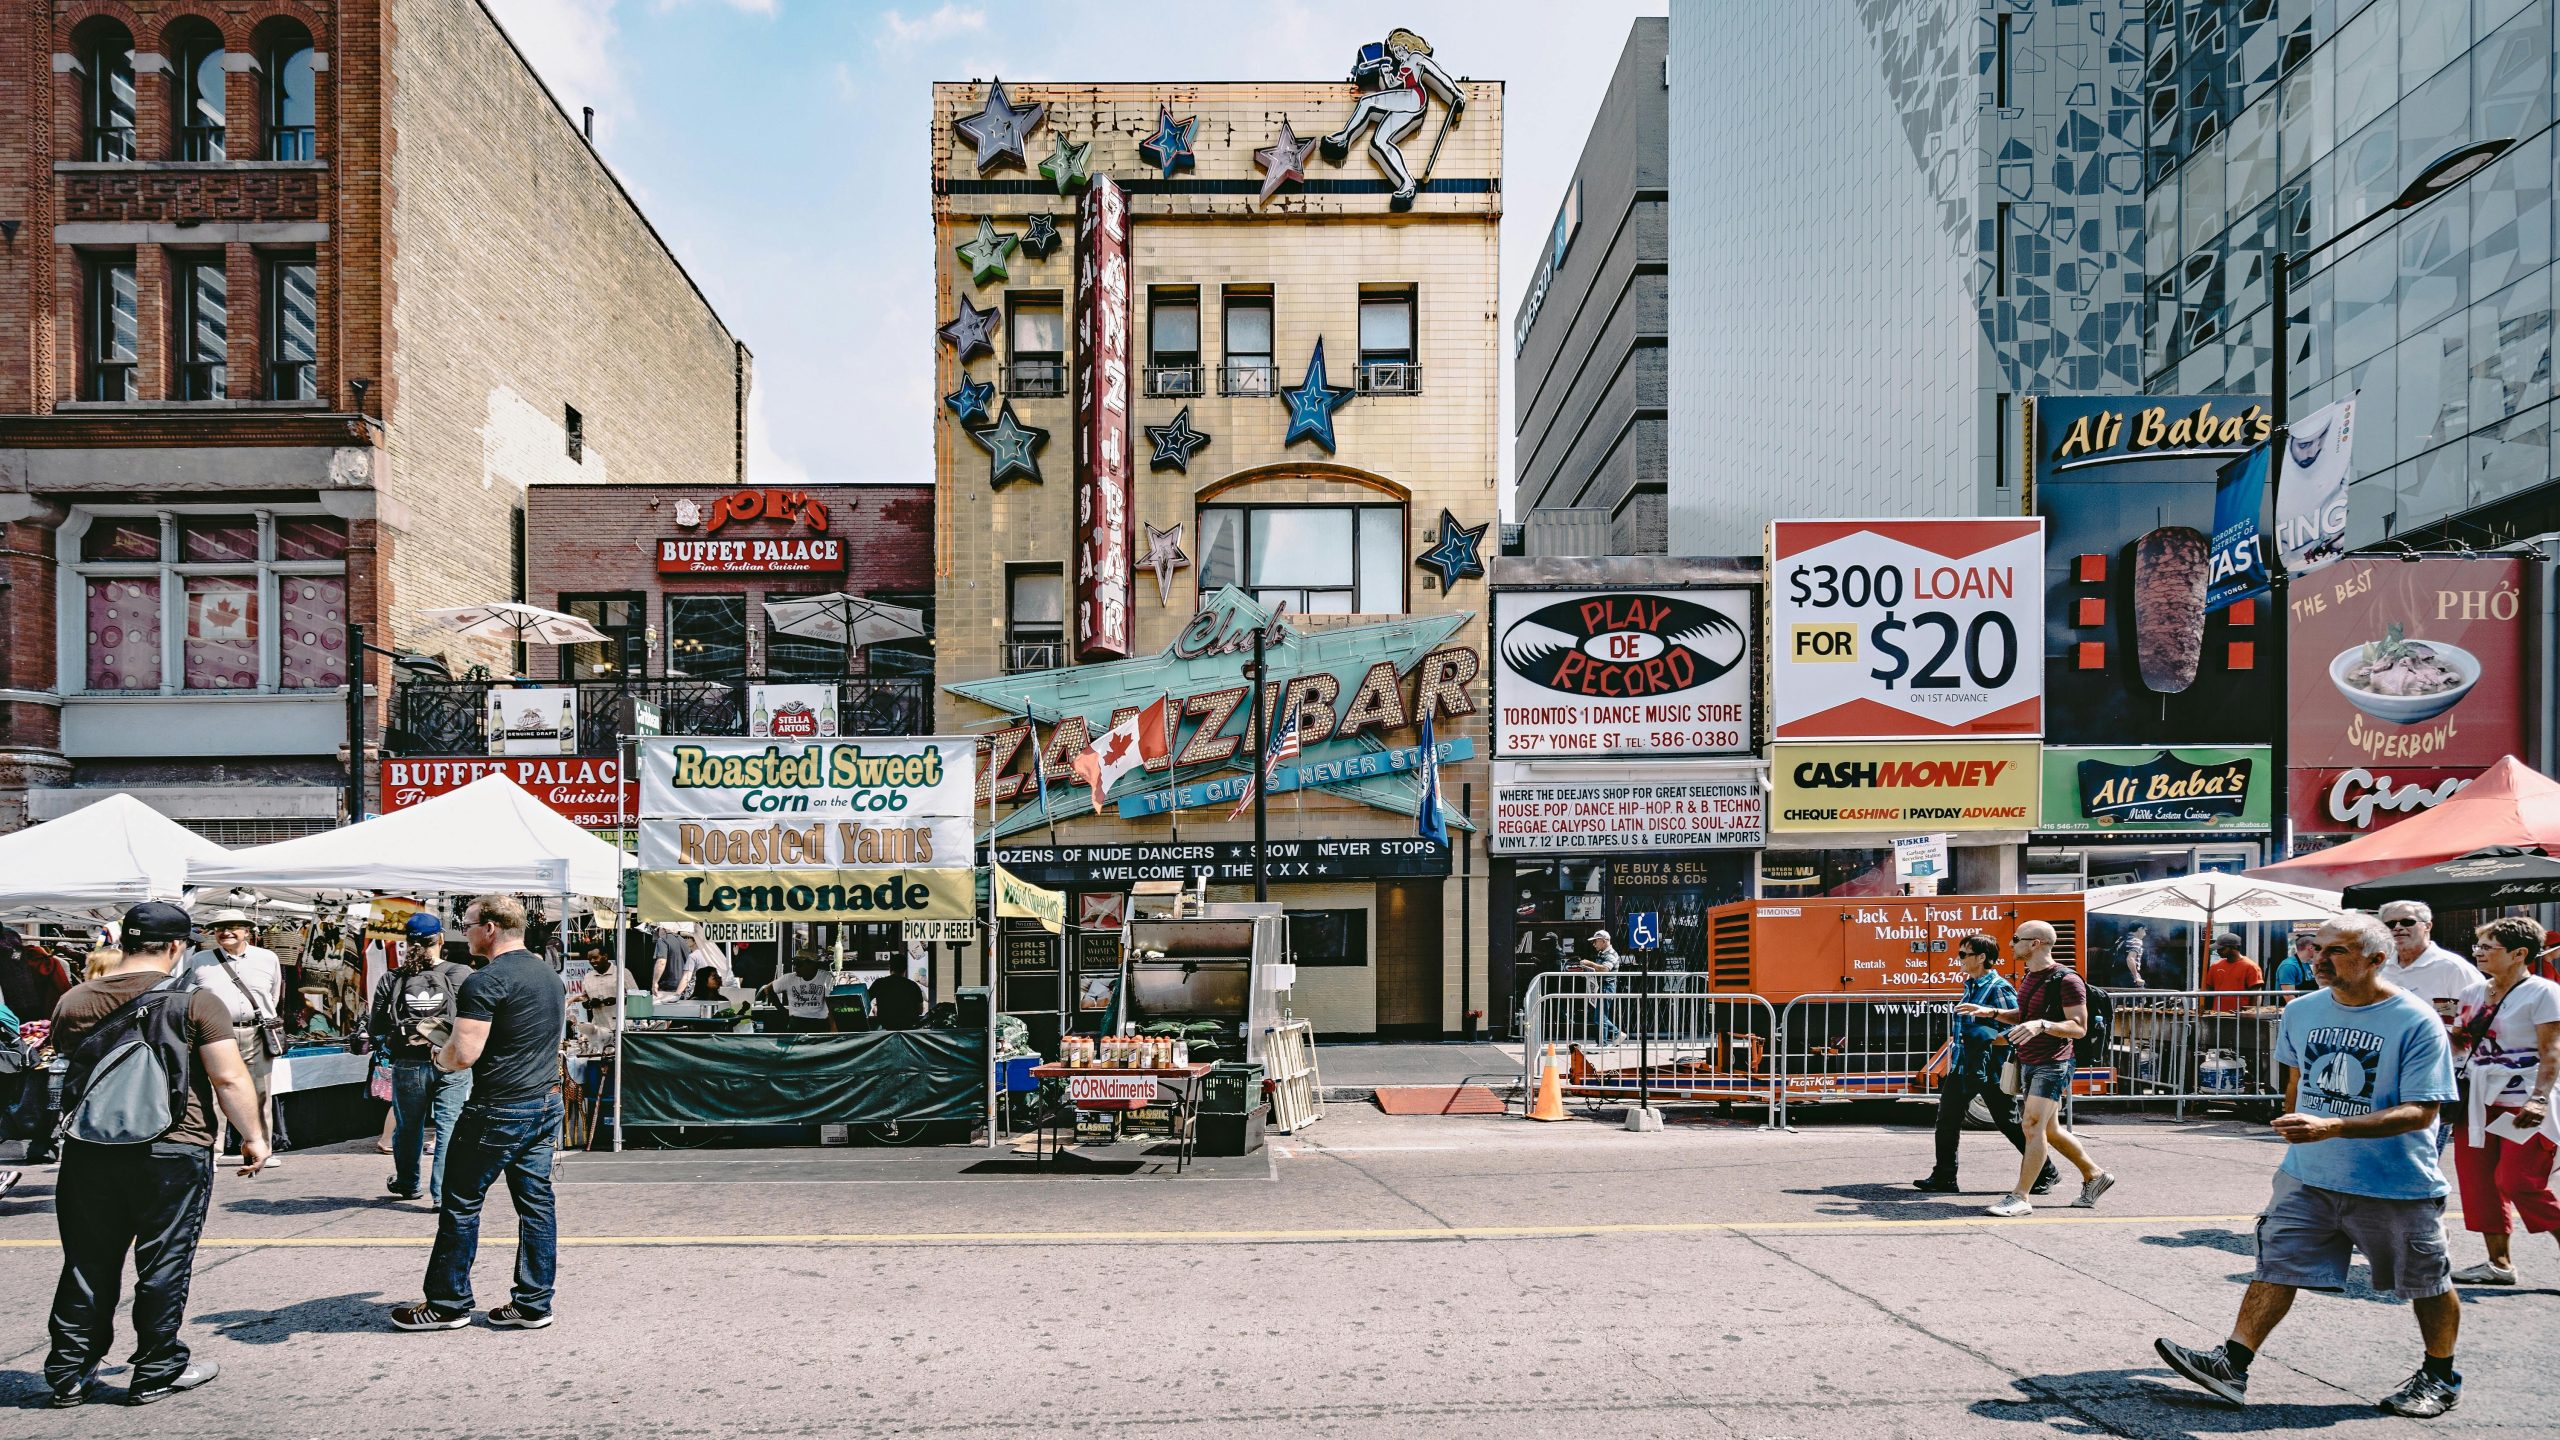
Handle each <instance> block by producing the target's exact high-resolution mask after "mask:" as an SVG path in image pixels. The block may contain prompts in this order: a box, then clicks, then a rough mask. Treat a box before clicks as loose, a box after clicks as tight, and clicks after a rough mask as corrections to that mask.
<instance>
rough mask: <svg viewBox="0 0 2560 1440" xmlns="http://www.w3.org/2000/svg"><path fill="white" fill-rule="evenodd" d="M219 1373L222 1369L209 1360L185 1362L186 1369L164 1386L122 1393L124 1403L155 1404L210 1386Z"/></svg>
mask: <svg viewBox="0 0 2560 1440" xmlns="http://www.w3.org/2000/svg"><path fill="white" fill-rule="evenodd" d="M221 1373H222V1367H221V1366H220V1365H217V1364H215V1363H214V1362H213V1361H211V1360H190V1361H188V1362H187V1368H186V1369H185V1370H184V1371H182V1372H180V1374H179V1376H178V1378H177V1379H175V1380H172V1381H170V1382H169V1383H168V1384H166V1385H154V1386H151V1387H149V1388H148V1389H141V1390H127V1391H126V1392H125V1393H124V1399H125V1403H126V1404H128V1405H152V1404H157V1403H158V1402H160V1401H162V1400H166V1399H168V1398H169V1397H170V1396H172V1395H175V1394H177V1393H179V1392H180V1391H182V1390H193V1389H195V1388H196V1387H197V1386H199V1385H210V1384H212V1383H213V1377H215V1376H216V1375H219V1374H221Z"/></svg>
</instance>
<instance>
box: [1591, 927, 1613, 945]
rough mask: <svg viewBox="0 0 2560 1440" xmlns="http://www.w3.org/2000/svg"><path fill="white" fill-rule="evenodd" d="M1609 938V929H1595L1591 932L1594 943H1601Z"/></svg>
mask: <svg viewBox="0 0 2560 1440" xmlns="http://www.w3.org/2000/svg"><path fill="white" fill-rule="evenodd" d="M1608 938H1609V932H1608V931H1606V930H1594V931H1592V932H1591V943H1592V944H1594V945H1597V944H1599V943H1600V942H1601V941H1603V940H1606V939H1608Z"/></svg>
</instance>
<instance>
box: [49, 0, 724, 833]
mask: <svg viewBox="0 0 2560 1440" xmlns="http://www.w3.org/2000/svg"><path fill="white" fill-rule="evenodd" d="M748 377H749V358H748V354H747V351H746V349H745V347H744V346H743V345H741V344H740V343H738V341H737V340H736V339H735V338H734V337H733V336H732V335H731V334H730V333H729V331H728V329H727V328H726V327H725V326H724V325H723V324H722V323H721V320H720V317H719V316H718V315H717V314H716V313H714V312H713V310H712V308H711V306H710V304H709V303H708V301H707V300H705V299H704V297H703V296H702V294H701V293H700V291H699V290H698V289H697V288H696V287H695V286H694V284H693V281H692V280H691V278H690V277H688V276H687V275H686V273H685V271H684V269H683V267H682V266H681V265H680V264H679V263H678V262H677V260H676V259H675V258H674V256H673V255H672V254H671V253H670V252H669V251H668V250H667V248H666V246H665V245H664V243H663V242H662V241H661V240H660V238H659V236H658V235H657V233H656V232H655V231H654V230H653V229H652V228H651V227H650V225H649V222H648V220H647V218H646V217H645V216H643V215H642V214H641V213H640V211H639V210H638V209H637V208H636V206H635V205H634V204H633V203H632V200H631V197H630V196H629V195H628V194H627V193H626V192H625V191H624V190H623V188H622V187H621V185H620V184H619V182H618V181H616V179H615V178H614V175H613V173H612V171H611V170H610V169H609V168H608V167H607V166H606V165H605V164H604V162H603V161H602V159H601V158H600V157H599V156H598V155H597V154H596V153H595V151H594V150H593V148H592V147H591V145H590V144H589V143H588V142H587V140H586V139H585V137H584V135H583V134H582V129H581V125H580V123H579V122H578V121H577V120H575V119H573V118H571V117H570V116H568V115H567V114H566V113H564V112H563V111H562V109H561V108H560V106H559V105H558V104H557V103H556V101H555V100H554V99H553V97H552V96H551V95H550V93H549V92H548V91H547V90H545V89H544V88H543V86H542V84H541V82H540V80H539V79H538V78H537V77H536V76H535V75H534V73H533V72H532V70H531V69H530V68H529V67H528V66H527V65H526V63H525V61H524V58H523V56H522V55H521V54H520V53H519V52H517V50H516V49H515V48H514V46H513V44H512V42H510V41H509V40H508V38H507V37H506V35H505V33H504V32H503V31H502V30H501V29H500V28H499V27H498V25H497V23H496V21H495V20H494V18H493V17H491V16H490V14H489V13H488V12H487V11H486V10H485V9H484V8H483V7H482V6H481V5H480V4H478V3H475V0H305V3H293V0H170V3H163V0H16V3H11V4H9V5H6V6H0V830H5V829H9V828H14V827H15V826H16V825H18V824H20V823H22V822H23V821H25V820H26V819H28V818H30V817H32V818H34V819H45V818H50V817H51V816H53V815H57V814H61V813H64V812H65V811H67V810H70V809H73V808H77V806H78V805H80V804H83V803H86V802H87V801H88V800H89V799H90V798H92V797H93V796H94V795H95V794H96V793H98V792H100V791H102V790H105V789H110V788H114V789H126V790H130V791H132V792H133V793H135V794H137V795H138V796H140V797H141V798H143V799H145V800H146V801H147V802H149V803H152V804H154V805H156V806H158V807H159V808H161V809H162V810H164V811H165V812H166V813H169V814H172V815H174V816H176V817H178V818H180V819H181V820H184V821H186V822H187V823H189V824H192V825H195V826H197V827H198V828H199V829H202V830H204V831H206V832H207V833H209V834H212V835H214V836H215V837H216V838H218V839H223V840H227V841H245V840H251V839H260V838H269V837H273V836H276V835H281V834H292V833H300V832H302V831H304V830H308V829H313V828H319V827H322V826H325V825H328V824H330V823H334V822H335V820H336V819H337V818H338V807H339V795H340V793H341V791H340V787H341V786H342V785H343V783H344V772H343V768H342V767H343V764H344V760H343V756H344V750H343V746H344V744H345V728H346V727H345V721H344V710H345V689H344V686H345V684H346V677H347V660H346V653H345V650H346V647H345V643H344V633H343V627H344V623H345V620H346V619H347V618H348V616H349V615H352V617H353V618H354V619H355V620H356V621H358V622H360V623H362V624H363V625H364V626H365V627H366V630H367V631H368V634H367V639H368V640H370V641H373V642H374V643H381V644H388V645H391V646H394V647H396V648H399V649H402V650H409V651H428V652H435V653H442V654H447V655H449V656H450V658H451V659H452V660H453V661H455V662H456V663H457V664H465V663H469V662H474V661H485V662H493V663H497V664H501V665H503V664H505V663H507V661H508V660H509V659H510V658H511V657H510V656H509V655H508V654H507V653H506V652H505V651H504V650H490V649H477V650H475V649H469V648H466V647H462V646H458V645H455V644H451V643H448V637H443V636H441V635H439V634H438V633H437V632H435V631H432V630H430V629H426V628H424V627H422V626H421V624H420V622H419V621H418V619H417V613H418V612H419V611H421V610H424V609H428V608H433V607H439V606H451V605H461V604H468V603H474V602H479V601H487V600H495V599H506V598H511V597H514V596H516V595H518V594H520V593H521V584H522V576H523V574H524V570H525V565H526V557H525V555H524V553H523V550H524V540H523V538H522V534H521V529H520V527H521V523H522V519H521V517H522V507H523V496H524V491H525V488H526V487H527V486H528V485H531V484H533V483H535V482H538V481H576V482H580V483H582V484H587V485H600V484H621V483H625V482H643V483H645V482H658V481H670V480H683V481H685V482H688V483H692V484H698V485H704V486H719V485H729V486H734V485H737V484H739V483H741V482H742V481H743V479H744V469H745V459H744V457H745V448H746V447H745V429H744V415H745V396H746V391H747V385H748ZM389 679H390V675H389V673H388V669H387V667H386V666H385V664H384V662H382V661H380V660H378V659H377V660H373V661H371V662H370V663H369V668H368V671H367V674H366V680H367V684H368V687H369V690H370V691H371V693H372V696H373V700H374V713H375V715H376V717H377V720H376V723H377V724H378V723H379V716H380V713H381V706H382V704H383V696H384V692H385V691H386V689H387V682H388V681H389Z"/></svg>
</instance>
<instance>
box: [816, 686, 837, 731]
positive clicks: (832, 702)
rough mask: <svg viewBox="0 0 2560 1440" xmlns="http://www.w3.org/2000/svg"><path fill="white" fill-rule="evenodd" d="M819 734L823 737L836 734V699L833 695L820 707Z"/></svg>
mask: <svg viewBox="0 0 2560 1440" xmlns="http://www.w3.org/2000/svg"><path fill="white" fill-rule="evenodd" d="M818 733H819V734H821V735H833V734H835V733H836V697H835V696H833V695H829V696H828V697H827V698H826V701H825V703H824V704H821V705H820V706H819V707H818Z"/></svg>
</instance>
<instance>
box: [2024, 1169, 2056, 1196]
mask: <svg viewBox="0 0 2560 1440" xmlns="http://www.w3.org/2000/svg"><path fill="white" fill-rule="evenodd" d="M2061 1183H2062V1172H2061V1171H2059V1170H2056V1169H2054V1168H2053V1167H2052V1166H2050V1165H2047V1166H2046V1167H2044V1173H2043V1174H2041V1175H2039V1176H2037V1177H2036V1183H2035V1184H2033V1185H2030V1186H2028V1187H2027V1193H2028V1194H2030V1195H2050V1194H2052V1193H2053V1187H2054V1186H2056V1185H2059V1184H2061Z"/></svg>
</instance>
